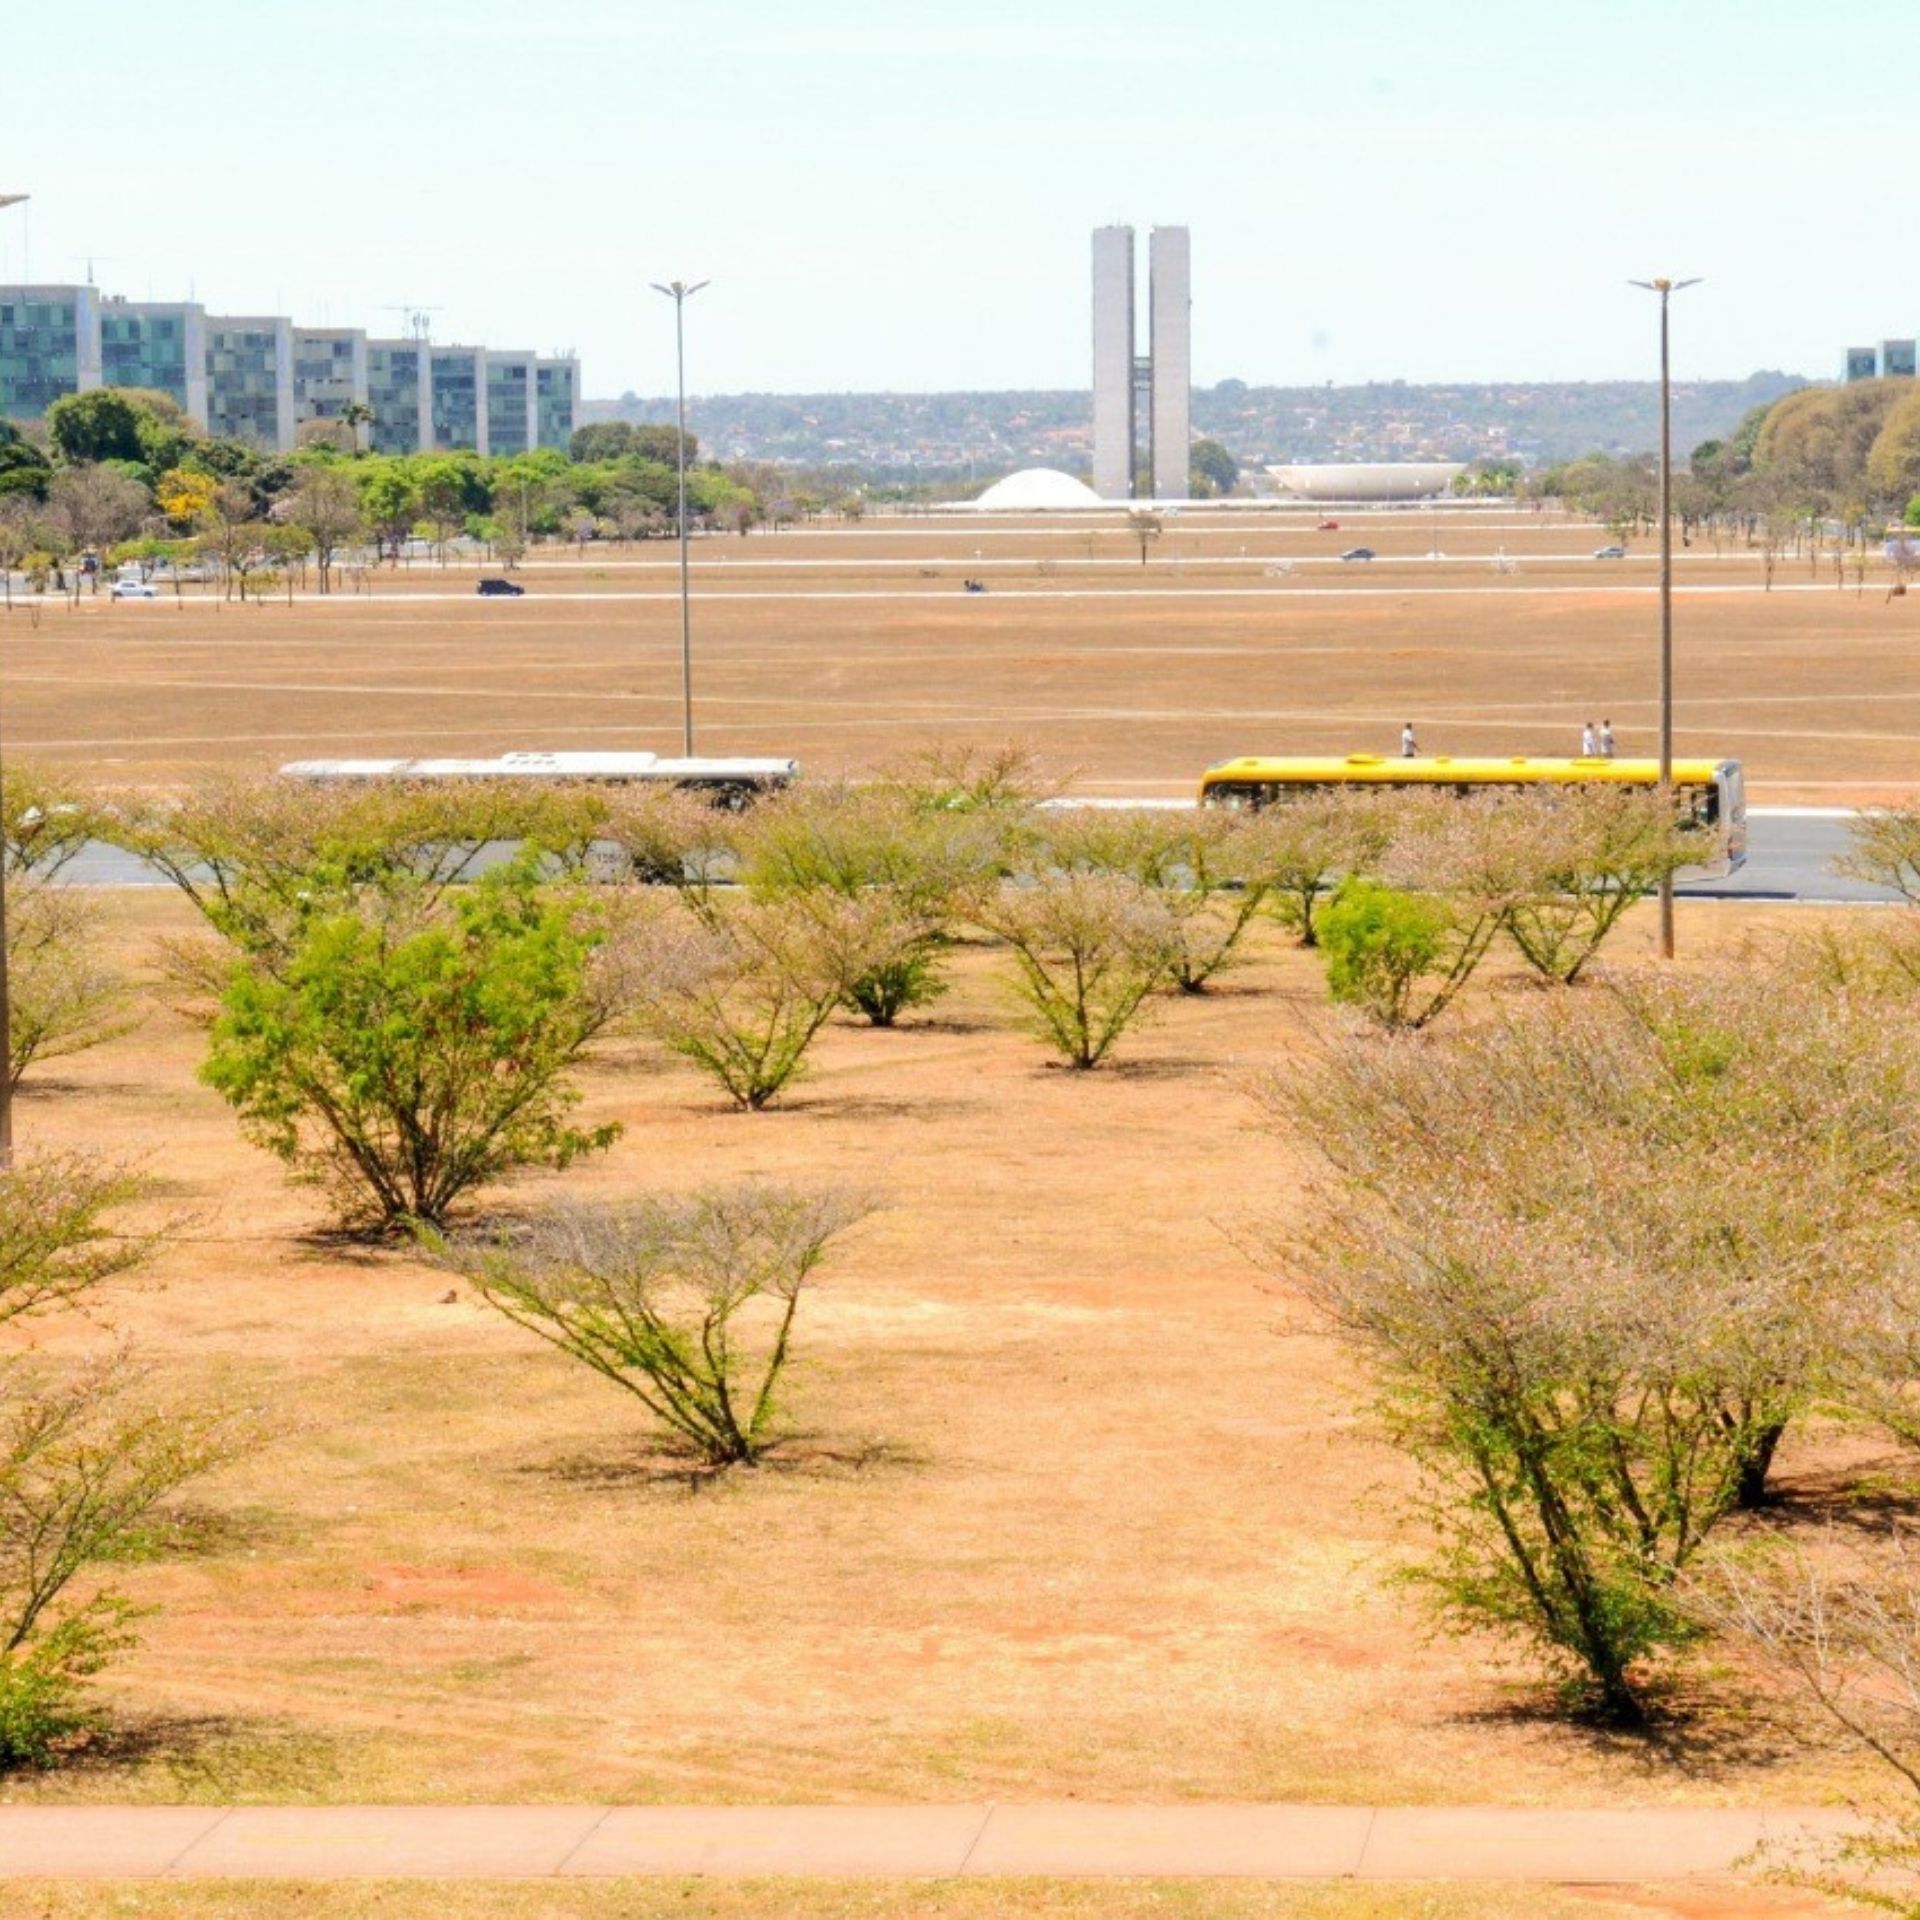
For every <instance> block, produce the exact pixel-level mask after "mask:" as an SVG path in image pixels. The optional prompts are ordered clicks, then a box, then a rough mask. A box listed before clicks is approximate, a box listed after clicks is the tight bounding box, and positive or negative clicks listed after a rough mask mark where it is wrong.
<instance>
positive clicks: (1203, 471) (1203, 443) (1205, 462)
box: [1187, 440, 1240, 500]
mask: <svg viewBox="0 0 1920 1920" xmlns="http://www.w3.org/2000/svg"><path fill="white" fill-rule="evenodd" d="M1187 462H1188V467H1189V478H1190V480H1191V483H1192V489H1193V494H1194V497H1195V498H1196V499H1199V500H1207V499H1211V498H1213V497H1214V496H1215V495H1216V494H1219V495H1224V494H1229V493H1231V492H1232V491H1233V490H1234V488H1235V487H1236V486H1238V485H1239V483H1240V462H1239V461H1238V460H1236V459H1235V458H1234V457H1233V455H1232V454H1230V453H1229V452H1228V451H1227V449H1226V448H1225V447H1223V446H1222V445H1221V444H1220V442H1219V441H1218V440H1196V441H1195V442H1194V443H1193V446H1192V448H1191V449H1190V450H1189V452H1188V455H1187Z"/></svg>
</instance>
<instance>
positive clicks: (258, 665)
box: [0, 511, 1920, 800]
mask: <svg viewBox="0 0 1920 1920" xmlns="http://www.w3.org/2000/svg"><path fill="white" fill-rule="evenodd" d="M1316 518H1317V516H1316V515H1314V514H1312V513H1289V514H1283V515H1272V516H1269V515H1265V514H1261V515H1244V516H1239V517H1229V516H1225V515H1221V514H1218V513H1215V514H1212V515H1208V514H1205V513H1204V512H1196V513H1195V514H1193V515H1191V516H1184V515H1183V516H1181V517H1180V518H1178V519H1177V520H1174V521H1172V522H1170V523H1169V526H1168V530H1167V532H1166V534H1165V535H1164V536H1163V537H1162V539H1161V540H1160V541H1159V543H1158V544H1157V546H1156V547H1155V549H1154V552H1153V556H1152V559H1151V562H1150V564H1149V565H1148V566H1147V567H1145V568H1142V567H1141V566H1140V565H1139V564H1138V560H1137V556H1135V555H1134V550H1133V549H1132V548H1131V547H1130V545H1129V543H1128V540H1127V536H1126V533H1125V531H1124V528H1123V527H1122V526H1120V525H1119V524H1118V520H1117V516H1116V517H1114V518H1112V519H1109V520H1106V521H1103V522H1102V523H1101V524H1100V525H1099V526H1097V527H1095V528H1093V529H1090V530H1089V529H1081V528H1066V527H1061V526H1059V525H1057V524H1046V523H1042V522H1038V521H1030V522H1026V523H1000V522H987V523H982V524H980V525H977V526H975V525H968V524H965V523H955V522H953V521H929V520H895V521H886V522H876V523H874V524H872V525H869V526H866V527H862V528H857V529H839V528H823V529H816V530H808V531H797V532H791V533H784V534H778V535H754V536H752V537H751V538H749V539H746V540H740V539H737V538H729V537H715V538H713V539H710V540H705V541H702V542H700V543H699V545H698V547H697V549H696V552H697V561H698V564H697V568H696V575H695V579H696V592H697V594H698V595H699V596H700V599H699V604H698V606H697V607H696V610H695V618H696V649H697V666H696V676H697V683H698V699H699V713H700V738H701V744H702V746H703V748H705V749H708V750H711V751H715V752H729V753H736V752H737V753H745V752H779V753H791V754H796V755H798V756H799V757H800V758H801V759H802V760H803V761H804V762H805V763H806V764H807V765H808V766H809V767H810V768H812V769H814V770H816V771H820V772H827V771H832V770H838V769H855V770H858V769H864V768H870V767H871V766H873V765H874V764H876V763H877V762H879V761H881V760H884V759H886V758H888V757H889V756H890V755H892V754H894V753H896V752H898V751H899V750H900V749H901V748H903V747H905V746H909V745H915V744H918V743H921V742H923V741H925V740H927V739H929V738H938V739H944V740H953V741H958V740H974V741H983V742H997V741H1001V740H1004V739H1006V738H1007V737H1008V736H1010V735H1017V736H1020V737H1023V738H1025V739H1027V740H1028V741H1030V742H1031V743H1032V744H1033V745H1034V746H1036V747H1037V748H1038V749H1039V750H1040V751H1041V752H1042V754H1043V755H1044V757H1045V759H1046V760H1047V762H1048V763H1049V764H1050V765H1051V766H1052V767H1053V768H1055V769H1056V770H1058V771H1062V772H1066V771H1080V772H1082V773H1084V775H1085V776H1086V778H1087V784H1088V785H1089V786H1090V787H1093V788H1096V789H1097V788H1099V787H1102V786H1104V787H1106V788H1108V789H1111V790H1118V791H1163V792H1169V793H1174V792H1182V791H1186V790H1188V789H1190V788H1191V787H1192V785H1193V783H1194V781H1195V779H1196V777H1197V775H1198V773H1199V771H1200V770H1201V769H1202V768H1203V767H1205V766H1207V765H1208V764H1210V763H1212V762H1214V761H1217V760H1221V759H1225V758H1229V757H1231V756H1233V755H1235V754H1239V753H1244V752H1258V751H1271V752H1317V751H1340V752H1347V751H1353V750H1358V749H1365V748H1371V749H1376V750H1379V751H1385V752H1391V751H1392V750H1393V746H1394V743H1395V742H1396V741H1397V739H1398V735H1399V728H1400V724H1401V722H1402V721H1403V720H1405V719H1406V718H1407V717H1409V716H1412V717H1413V718H1415V719H1416V720H1417V721H1418V722H1419V723H1420V734H1421V740H1422V744H1423V745H1424V746H1425V748H1426V749H1427V750H1428V751H1429V752H1437V751H1449V750H1450V751H1455V752H1488V753H1518V752H1530V753H1541V752H1556V753H1558V752H1567V751H1570V750H1572V749H1573V747H1574V746H1575V744H1576V742H1577V739H1578V732H1579V727H1580V724H1581V722H1582V720H1586V719H1599V718H1601V717H1602V716H1606V717H1610V718H1611V719H1612V720H1613V722H1614V725H1615V727H1616V730H1617V732H1618V734H1619V740H1620V748H1621V751H1622V752H1623V753H1633V752H1639V751H1651V749H1652V742H1653V727H1654V722H1655V697H1656V682H1655V649H1654V635H1655V631H1656V628H1655V618H1656V615H1655V601H1654V597H1653V592H1652V587H1653V579H1654V574H1653V567H1652V558H1651V554H1652V550H1651V547H1650V546H1648V545H1647V544H1646V543H1641V545H1640V546H1638V547H1636V550H1635V554H1634V557H1633V558H1631V559H1629V560H1627V561H1624V562H1611V563H1609V562H1596V561H1593V560H1591V559H1588V558H1585V557H1584V556H1585V555H1587V554H1589V553H1590V552H1591V550H1592V549H1593V547H1595V546H1596V545H1598V544H1600V543H1601V542H1602V541H1604V540H1605V539H1606V538H1607V537H1608V536H1607V535H1606V533H1605V531H1604V530H1603V529H1599V528H1595V527H1592V526H1588V525H1583V524H1579V523H1569V522H1559V521H1552V520H1548V519H1545V518H1543V517H1540V516H1534V515H1531V514H1515V513H1507V512H1501V513H1496V514H1491V515H1487V514H1478V515H1466V514H1455V515H1452V516H1449V515H1446V514H1442V515H1440V516H1439V517H1438V518H1437V519H1436V518H1435V517H1434V516H1432V515H1430V514H1428V513H1425V512H1418V511H1415V512H1407V513H1398V514H1383V515H1368V516H1361V517H1359V518H1350V519H1348V520H1347V522H1346V524H1345V526H1344V527H1343V528H1342V530H1341V531H1340V532H1338V533H1329V534H1321V533H1317V532H1315V531H1314V523H1315V519H1316ZM1436 538H1437V539H1438V541H1439V543H1440V546H1441V548H1442V549H1443V550H1444V551H1445V552H1447V553H1449V554H1452V555H1455V556H1477V557H1476V558H1473V559H1472V560H1471V561H1470V562H1467V561H1462V562H1461V563H1459V564H1455V563H1452V562H1446V563H1441V562H1431V563H1430V562H1427V561H1425V560H1424V559H1422V558H1419V556H1424V555H1426V554H1427V553H1428V552H1429V550H1430V549H1431V548H1432V546H1433V544H1434V541H1435V540H1436ZM1354 543H1365V544H1367V545H1370V546H1373V547H1375V548H1377V549H1378V551H1379V552H1380V554H1381V555H1382V559H1381V560H1380V561H1379V562H1378V563H1376V564H1374V565H1372V566H1344V567H1343V566H1338V565H1325V564H1316V565H1305V564H1303V565H1301V566H1299V567H1298V568H1297V570H1296V571H1295V572H1294V573H1293V574H1292V575H1290V576H1288V577H1285V578H1279V577H1275V576H1274V575H1273V574H1272V573H1271V571H1270V569H1271V568H1272V567H1273V566H1274V565H1275V564H1276V563H1277V562H1278V561H1280V560H1283V559H1293V560H1300V561H1306V560H1308V559H1313V560H1316V561H1319V562H1324V561H1325V560H1326V559H1327V558H1328V557H1329V556H1331V555H1333V554H1336V553H1338V552H1339V551H1340V550H1341V549H1342V548H1343V547H1345V546H1347V545H1350V544H1354ZM1496 548H1504V549H1505V550H1506V551H1507V552H1508V553H1509V554H1510V555H1514V556H1517V557H1518V558H1520V559H1521V561H1522V563H1523V565H1522V568H1521V570H1520V571H1519V572H1517V573H1514V574H1511V575H1507V576H1496V575H1495V574H1494V573H1493V572H1492V570H1491V567H1490V565H1489V558H1490V556H1491V555H1492V553H1493V552H1494V550H1495V549H1496ZM976 551H977V552H978V553H979V554H980V555H981V556H982V558H980V559H978V560H976V559H975V557H974V555H975V553H976ZM1396 555H1397V556H1401V557H1402V558H1403V559H1408V558H1410V559H1411V562H1412V563H1411V564H1400V563H1399V562H1398V561H1396V560H1395V558H1394V556H1396ZM1568 555H1570V556H1574V557H1571V558H1553V557H1551V556H1568ZM968 573H979V574H981V575H982V576H983V577H984V578H986V579H987V580H988V581H989V583H990V584H991V586H992V589H993V591H991V592H990V593H988V594H987V595H985V596H984V597H983V596H971V595H963V594H962V593H961V591H960V581H961V578H962V577H963V576H964V575H965V574H968ZM1679 577H1680V581H1681V584H1682V586H1683V588H1685V589H1687V591H1686V592H1685V593H1684V594H1683V596H1682V598H1681V599H1680V601H1679V613H1678V634H1679V647H1680V674H1679V704H1678V739H1679V745H1680V748H1681V750H1682V751H1683V752H1686V751H1712V752H1716V753H1731V754H1735V755H1738V756H1739V757H1740V758H1741V759H1743V760H1744V761H1745V762H1746V763H1747V765H1748V768H1749V770H1750V775H1751V778H1752V780H1753V782H1754V786H1755V790H1756V795H1757V797H1759V798H1761V799H1774V800H1783V799H1791V798H1818V797H1829V798H1834V799H1845V800H1859V799H1863V798H1871V797H1878V796H1883V795H1886V794H1889V793H1893V792H1896V791H1909V792H1910V791H1913V790H1914V788H1915V785H1916V783H1917V782H1920V764H1917V763H1916V757H1915V753H1914V741H1915V738H1916V735H1917V734H1920V649H1916V647H1915V645H1914V640H1915V627H1914V622H1915V621H1916V620H1917V619H1920V604H1917V603H1916V602H1915V600H1914V599H1913V598H1912V596H1909V597H1908V598H1906V599H1904V600H1900V601H1896V602H1892V603H1888V602H1887V601H1886V600H1885V599H1884V597H1883V589H1875V590H1871V591H1869V592H1867V593H1866V594H1864V595H1856V594H1855V593H1854V592H1853V590H1852V589H1851V588H1849V589H1848V590H1846V591H1845V592H1837V591H1835V590H1834V588H1833V586H1832V584H1831V569H1830V568H1829V571H1828V573H1827V574H1826V575H1824V576H1822V578H1823V580H1824V581H1825V583H1826V584H1824V585H1823V586H1822V587H1821V589H1820V590H1819V591H1808V590H1805V589H1807V587H1808V585H1809V574H1808V570H1807V568H1806V565H1805V563H1804V562H1802V563H1797V564H1794V565H1790V566H1787V567H1784V568H1783V569H1782V571H1781V573H1780V576H1779V590H1778V591H1776V592H1774V593H1772V594H1763V593H1760V592H1759V591H1757V589H1758V587H1759V585H1760V578H1761V574H1760V568H1759V565H1758V562H1757V559H1756V558H1755V556H1753V555H1751V554H1749V553H1745V552H1737V551H1733V550H1729V551H1728V552H1727V553H1726V554H1725V555H1724V556H1722V557H1720V558H1717V559H1716V558H1715V557H1714V556H1713V555H1712V554H1711V552H1710V550H1709V549H1707V548H1706V547H1704V546H1703V547H1700V548H1697V549H1695V550H1693V551H1691V552H1689V553H1686V554H1684V555H1683V556H1682V564H1681V568H1680V575H1679ZM524 578H525V579H526V581H527V583H528V593H527V596H526V598H524V599H522V600H517V601H505V600H494V601H480V600H476V599H475V598H473V596H472V570H471V569H470V568H468V569H461V568H453V569H447V570H442V569H439V568H436V567H432V566H418V567H414V568H411V569H403V570H400V571H399V572H397V573H394V572H383V573H380V574H379V575H377V576H376V578H375V581H374V585H375V586H376V587H377V589H378V591H379V592H380V593H381V594H382V595H387V596H398V597H397V598H396V597H387V598H381V599H372V600H369V599H365V598H361V597H359V596H356V595H353V594H340V595H336V596H334V597H333V599H331V600H330V601H322V600H319V599H313V600H308V601H303V602H300V603H298V604H296V605H295V606H293V607H291V608H289V607H287V606H285V605H281V604H278V603H275V604H269V605H267V606H265V607H259V608H256V607H252V606H248V607H245V608H241V607H237V606H222V605H221V604H220V603H219V602H218V600H217V598H211V597H198V596H193V595H190V597H189V598H188V599H187V600H186V602H185V603H184V605H182V606H176V605H174V604H173V603H172V602H171V601H167V600H162V601H160V602H157V603H152V604H142V603H130V604H129V603H123V604H120V605H115V604H113V603H111V602H110V601H109V600H108V599H106V598H105V597H104V595H103V596H101V597H98V598H95V599H88V600H84V601H83V602H82V604H81V605H80V607H79V609H78V610H77V611H68V610H67V609H66V607H65V606H64V603H56V604H55V605H52V606H49V607H47V608H46V609H44V610H43V611H42V612H41V613H39V614H38V615H37V616H36V615H33V614H30V613H28V612H26V611H22V610H16V611H15V612H14V613H13V614H12V615H11V616H10V617H4V618H0V632H4V634H5V639H6V648H7V655H8V659H7V672H6V694H7V701H8V719H7V729H8V746H9V750H10V751H18V750H25V751H28V752H31V753H33V754H35V755H36V756H40V757H45V758H49V759H58V760H61V761H65V762H77V763H79V764H81V765H84V766H86V767H88V768H90V769H94V770H97V771H98V772H99V773H100V774H101V775H103V776H104V777H106V778H109V779H120V780H125V781H130V782H132V781H145V780H150V779H156V778H158V779H171V778H176V777H178V776H180V775H181V774H183V773H185V772H188V771H190V770H192V769H193V768H195V767H204V766H206V765H209V764H212V763H216V762H225V761H254V762H266V763H277V762H279V761H282V760H287V759H291V758H295V757H298V756H305V755H326V754H340V753H348V752H356V751H359V752H374V753H388V754H403V753H415V752H429V753H431V752H440V753H460V752H483V753H493V752H499V751H503V750H506V749H509V748H515V747H530V746H548V747H572V748H582V747H610V748H637V747H652V748H656V749H659V750H662V751H670V750H672V749H673V748H674V746H675V745H676V743H677V739H678V718H679V650H678V643H679V618H678V609H677V605H676V603H675V600H674V597H673V595H674V578H675V577H674V574H673V571H672V564H671V549H670V548H669V547H668V546H666V545H665V544H663V543H653V544H651V545H647V544H642V545H640V546H637V547H633V548H628V549H617V550H614V551H611V552H607V553H600V552H597V551H595V552H591V553H590V555H589V557H588V558H587V560H586V561H585V562H584V563H582V562H580V561H579V560H577V559H576V558H574V557H571V556H567V557H563V558H558V559H555V560H552V561H546V560H541V561H536V562H533V563H531V564H529V565H528V566H527V568H526V569H525V571H524ZM1695 588H1701V589H1707V590H1706V591H1701V592H1695V591H1693V589H1695ZM1226 589H1232V590H1234V592H1233V593H1232V594H1229V595H1225V596H1224V597H1223V594H1222V590H1226ZM1143 590H1144V592H1143ZM581 595H599V596H615V597H600V598H582V597H577V596H581ZM634 595H646V596H650V597H647V598H634V597H631V596H634ZM1069 595H1085V596H1092V597H1067V596H1069ZM435 596H446V597H445V598H438V597H435ZM567 596H576V597H567Z"/></svg>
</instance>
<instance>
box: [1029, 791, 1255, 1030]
mask: <svg viewBox="0 0 1920 1920" xmlns="http://www.w3.org/2000/svg"><path fill="white" fill-rule="evenodd" d="M1020 864H1021V865H1022V867H1023V868H1024V869H1025V870H1026V871H1027V872H1029V873H1033V872H1044V871H1047V870H1048V869H1058V870H1060V871H1063V872H1068V873H1117V874H1122V875H1125V876H1127V877H1129V878H1131V879H1134V880H1138V881H1139V882H1140V883H1141V884H1142V885H1143V886H1147V887H1151V888H1152V889H1153V890H1154V892H1155V893H1156V894H1157V895H1158V897H1159V900H1160V903H1161V905H1162V906H1163V907H1164V908H1165V909H1166V912H1167V916H1168V919H1169V921H1170V923H1171V926H1172V930H1173V935H1174V942H1175V946H1174V957H1173V962H1172V965H1171V966H1170V968H1169V969H1168V978H1169V981H1170V983H1171V984H1172V985H1174V986H1176V987H1178V988H1179V989H1180V991H1181V992H1182V993H1200V992H1203V991H1204V990H1205V988H1206V984H1207V982H1208V981H1209V980H1210V979H1212V978H1213V976H1214V975H1215V974H1216V973H1218V972H1220V971H1221V970H1222V969H1223V968H1225V967H1228V966H1231V965H1232V964H1233V962H1234V959H1235V957H1236V951H1237V949H1238V947H1239V945H1240V941H1241V939H1242V937H1243V936H1244V935H1245V933H1246V931H1247V929H1248V928H1249V927H1250V926H1251V925H1252V924H1253V922H1254V920H1255V918H1256V917H1257V916H1258V915H1259V913H1260V910H1261V909H1262V907H1264V906H1265V905H1266V902H1267V892H1268V879H1267V875H1266V872H1265V871H1264V845H1263V843H1262V838H1261V835H1260V830H1259V828H1258V826H1257V825H1256V824H1255V823H1254V822H1253V821H1251V820H1249V819H1246V818H1243V817H1242V816H1240V815H1237V814H1231V813H1227V812H1224V811H1221V810H1218V809H1214V808H1187V807H1181V808H1165V809H1162V808H1146V807H1061V808H1057V809H1049V810H1047V811H1045V812H1043V813H1041V814H1040V815H1038V816H1036V823H1035V829H1034V833H1033V837H1032V842H1031V844H1030V846H1029V847H1028V848H1027V850H1026V852H1025V855H1024V858H1023V860H1022V861H1021V863H1020Z"/></svg>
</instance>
